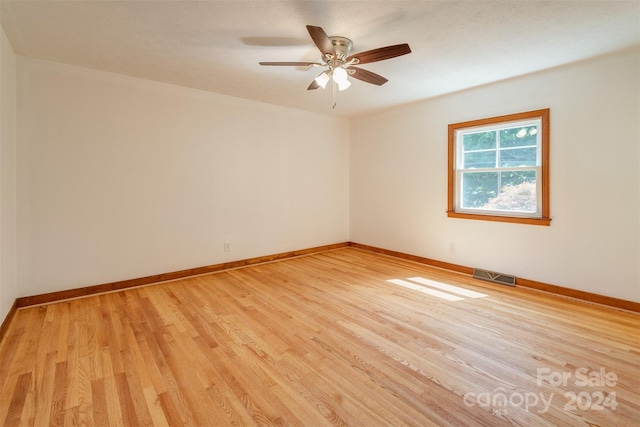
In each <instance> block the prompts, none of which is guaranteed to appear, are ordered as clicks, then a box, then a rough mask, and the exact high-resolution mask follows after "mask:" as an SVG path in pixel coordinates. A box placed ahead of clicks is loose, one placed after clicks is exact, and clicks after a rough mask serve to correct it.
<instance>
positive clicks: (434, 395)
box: [0, 248, 640, 426]
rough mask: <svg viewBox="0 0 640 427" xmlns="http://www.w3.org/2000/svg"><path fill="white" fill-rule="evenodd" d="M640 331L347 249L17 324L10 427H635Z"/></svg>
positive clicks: (5, 391) (84, 302) (9, 361)
mask: <svg viewBox="0 0 640 427" xmlns="http://www.w3.org/2000/svg"><path fill="white" fill-rule="evenodd" d="M420 278H421V279H420ZM423 279H428V280H434V281H436V282H437V283H435V284H434V283H433V282H426V283H427V284H425V283H421V282H424V280H423ZM390 280H393V282H391V281H390ZM438 283H441V284H445V285H450V286H455V288H452V287H447V286H444V287H442V286H441V285H439V284H438ZM438 286H439V287H440V288H439V289H438ZM443 288H444V289H443ZM461 289H463V290H469V291H474V292H476V293H481V294H484V295H486V296H484V297H481V296H480V295H477V294H471V295H460V293H459V292H462V291H461ZM434 290H435V291H440V292H443V294H440V295H438V296H434V295H432V294H429V293H426V292H431V291H434ZM443 296H448V297H456V296H457V297H458V298H459V299H457V300H453V301H452V300H448V299H443V298H442V297H443ZM639 325H640V316H639V315H637V314H633V313H630V312H625V311H620V310H614V309H611V308H605V307H601V306H596V305H590V304H586V303H583V302H579V301H574V300H570V299H567V298H561V297H556V296H553V295H548V294H544V293H541V292H538V291H534V290H528V289H524V288H508V287H502V286H499V285H493V284H490V283H487V282H480V281H475V280H473V279H471V278H468V277H466V276H462V275H458V274H455V273H450V272H446V271H443V270H438V269H435V268H430V267H427V266H423V265H419V264H416V263H412V262H409V261H404V260H400V259H396V258H392V257H388V256H384V255H379V254H374V253H371V252H367V251H363V250H359V249H355V248H343V249H338V250H333V251H328V252H323V253H319V254H314V255H310V256H304V257H299V258H295V259H290V260H286V261H280V262H274V263H269V264H262V265H256V266H251V267H246V268H241V269H236V270H230V271H225V272H220V273H216V274H210V275H206V276H200V277H194V278H189V279H184V280H179V281H174V282H168V283H163V284H159V285H153V286H147V287H141V288H135V289H130V290H126V291H121V292H114V293H110V294H103V295H99V296H92V297H86V298H82V299H77V300H71V301H64V302H59V303H56V304H49V305H46V306H40V307H31V308H26V309H21V310H19V311H18V312H17V314H16V316H15V318H14V320H13V322H12V324H11V325H10V327H9V329H8V332H7V334H6V336H5V338H4V340H3V341H2V343H1V344H0V381H1V382H0V387H1V388H0V423H4V425H35V426H45V425H51V424H53V425H126V426H130V425H131V426H133V425H171V426H179V425H197V426H218V425H293V426H296V425H298V426H321V425H360V426H378V425H391V426H400V425H414V426H428V425H440V426H448V425H451V426H474V425H482V426H501V425H520V426H549V425H560V426H563V425H567V426H574V425H576V426H577V425H580V426H582V425H584V426H587V425H588V426H597V425H600V426H625V425H637V420H638V419H640V342H639V341H640V336H639ZM574 396H575V399H574Z"/></svg>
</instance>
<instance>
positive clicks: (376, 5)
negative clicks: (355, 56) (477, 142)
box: [1, 0, 640, 117]
mask: <svg viewBox="0 0 640 427" xmlns="http://www.w3.org/2000/svg"><path fill="white" fill-rule="evenodd" d="M1 3H2V8H1V22H2V27H3V29H4V31H5V34H6V35H7V37H8V39H9V41H10V42H11V45H12V46H13V49H14V51H15V52H16V53H17V54H20V55H24V56H30V57H36V58H42V59H47V60H51V61H56V62H62V63H67V64H73V65H78V66H82V67H89V68H95V69H99V70H105V71H111V72H114V73H120V74H126V75H130V76H137V77H142V78H146V79H151V80H157V81H161V82H167V83H172V84H175V85H180V86H187V87H192V88H197V89H202V90H206V91H211V92H216V93H220V94H226V95H231V96H235V97H240V98H247V99H252V100H256V101H262V102H266V103H270V104H277V105H284V106H288V107H294V108H299V109H302V110H308V111H313V112H318V113H324V114H332V115H340V116H345V117H350V116H355V115H360V114H365V113H368V112H371V111H375V110H379V109H384V108H389V107H392V106H396V105H400V104H404V103H409V102H413V101H417V100H421V99H425V98H430V97H434V96H438V95H442V94H446V93H451V92H455V91H459V90H463V89H466V88H470V87H474V86H478V85H482V84H486V83H491V82H495V81H499V80H503V79H508V78H510V77H514V76H519V75H523V74H528V73H532V72H536V71H539V70H544V69H547V68H551V67H555V66H559V65H563V64H567V63H571V62H575V61H580V60H583V59H586V58H590V57H594V56H598V55H602V54H606V53H608V52H612V51H616V50H621V49H625V48H628V47H631V46H634V45H638V44H640V2H639V1H637V0H633V1H614V0H609V1H431V0H421V1H355V0H354V1H327V0H322V1H294V0H284V1H270V0H263V1H239V0H235V1H217V0H216V1H140V0H136V1H31V0H22V1H9V0H2V2H1ZM305 25H315V26H320V27H322V28H323V29H324V30H325V31H326V33H327V34H328V35H329V36H333V35H339V36H344V37H348V38H350V39H351V40H353V42H354V48H353V51H352V53H357V52H362V51H365V50H369V49H373V48H378V47H383V46H388V45H394V44H399V43H408V44H409V45H410V47H411V49H412V53H411V54H409V55H405V56H401V57H398V58H394V59H389V60H386V61H381V62H376V63H371V64H366V65H363V66H362V68H365V69H368V70H370V71H373V72H375V73H378V74H381V75H382V76H384V77H386V78H388V79H389V82H388V83H386V84H385V85H384V86H375V85H371V84H368V83H365V82H362V81H359V80H353V84H352V86H351V87H350V88H349V89H348V90H346V91H344V92H339V93H338V98H337V106H336V108H335V109H332V108H331V105H332V101H331V96H332V93H331V92H332V91H331V90H322V89H318V90H315V91H307V90H306V88H307V86H308V85H309V83H310V82H311V80H312V79H313V78H314V77H315V76H316V75H317V74H319V69H317V68H309V69H307V68H300V67H262V66H260V65H258V62H259V61H318V60H319V56H320V55H319V52H318V50H317V48H316V47H315V45H314V44H313V42H312V41H311V38H310V37H309V34H308V32H307V30H306V28H305ZM327 87H329V86H327Z"/></svg>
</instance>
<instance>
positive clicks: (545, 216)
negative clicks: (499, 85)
mask: <svg viewBox="0 0 640 427" xmlns="http://www.w3.org/2000/svg"><path fill="white" fill-rule="evenodd" d="M549 112H550V110H549V109H548V108H545V109H542V110H534V111H527V112H524V113H516V114H507V115H504V116H498V117H490V118H487V119H479V120H471V121H467V122H461V123H454V124H450V125H449V132H448V139H449V150H448V156H449V166H448V174H449V176H448V183H447V186H448V201H447V216H448V217H449V218H463V219H476V220H485V221H498V222H512V223H519V224H531V225H545V226H548V225H551V217H550V215H549ZM536 118H540V119H541V123H542V135H541V144H542V147H541V165H540V166H541V171H540V177H541V179H542V186H541V187H542V196H541V203H542V217H540V218H534V217H520V216H518V217H516V216H508V215H485V214H475V213H467V212H464V213H463V212H456V210H455V184H456V183H455V172H456V170H455V161H456V159H455V154H456V131H458V130H459V129H464V128H470V127H475V126H486V125H491V124H496V123H501V122H511V121H517V120H527V119H536Z"/></svg>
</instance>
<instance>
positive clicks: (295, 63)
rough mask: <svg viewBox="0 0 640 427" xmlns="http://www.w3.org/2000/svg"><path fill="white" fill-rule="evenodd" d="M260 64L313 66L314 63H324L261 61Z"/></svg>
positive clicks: (316, 63)
mask: <svg viewBox="0 0 640 427" xmlns="http://www.w3.org/2000/svg"><path fill="white" fill-rule="evenodd" d="M260 65H285V66H292V67H311V66H312V65H322V64H321V63H319V62H260Z"/></svg>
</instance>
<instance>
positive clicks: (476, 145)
mask: <svg viewBox="0 0 640 427" xmlns="http://www.w3.org/2000/svg"><path fill="white" fill-rule="evenodd" d="M548 115H549V110H539V111H533V112H529V113H519V114H514V115H509V116H501V117H496V118H491V119H483V120H477V121H473V122H466V123H459V124H454V125H449V157H450V160H449V206H448V214H449V216H452V217H464V218H473V217H476V218H477V219H489V220H496V221H513V222H529V223H544V225H549V221H550V220H549V218H548V177H547V175H548V170H547V163H548ZM531 221H533V222H531Z"/></svg>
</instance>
